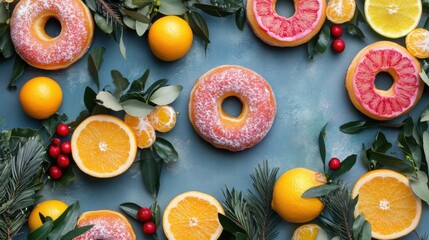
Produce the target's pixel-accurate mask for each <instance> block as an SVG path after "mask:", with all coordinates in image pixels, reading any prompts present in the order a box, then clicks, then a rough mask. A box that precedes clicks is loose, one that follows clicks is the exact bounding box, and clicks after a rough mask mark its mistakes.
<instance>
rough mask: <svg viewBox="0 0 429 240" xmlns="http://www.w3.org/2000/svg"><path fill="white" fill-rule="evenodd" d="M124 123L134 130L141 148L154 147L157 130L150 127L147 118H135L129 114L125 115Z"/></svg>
mask: <svg viewBox="0 0 429 240" xmlns="http://www.w3.org/2000/svg"><path fill="white" fill-rule="evenodd" d="M124 121H125V123H126V124H127V125H128V126H130V127H131V128H132V129H133V131H134V134H135V135H136V138H137V146H138V147H139V148H148V147H150V146H152V144H153V143H154V142H155V139H156V134H155V129H154V128H153V127H152V125H150V123H149V120H148V118H147V117H146V116H144V117H133V116H131V115H129V114H125V117H124Z"/></svg>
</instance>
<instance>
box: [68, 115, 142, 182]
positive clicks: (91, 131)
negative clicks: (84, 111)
mask: <svg viewBox="0 0 429 240" xmlns="http://www.w3.org/2000/svg"><path fill="white" fill-rule="evenodd" d="M71 146H72V154H73V159H74V161H75V162H76V165H77V166H78V167H79V169H80V170H82V171H83V172H84V173H86V174H88V175H90V176H93V177H99V178H108V177H114V176H117V175H119V174H121V173H123V172H125V171H126V170H127V169H128V168H129V167H130V166H131V164H132V163H133V162H134V159H135V157H136V153H137V141H136V136H135V134H134V132H133V130H132V129H131V128H130V127H129V126H128V125H127V124H126V123H125V122H123V121H122V120H121V119H119V118H116V117H113V116H110V115H94V116H91V117H88V118H87V119H85V120H84V121H83V122H82V123H80V124H79V126H78V127H77V128H76V130H75V131H74V132H73V135H72V138H71Z"/></svg>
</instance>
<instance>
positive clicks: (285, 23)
mask: <svg viewBox="0 0 429 240" xmlns="http://www.w3.org/2000/svg"><path fill="white" fill-rule="evenodd" d="M275 5H276V1H275V0H247V7H246V9H247V10H246V11H247V20H248V22H249V24H250V27H251V28H252V29H253V32H254V33H255V35H256V36H258V37H259V38H260V39H261V40H262V41H264V42H266V43H267V44H269V45H272V46H278V47H293V46H298V45H300V44H303V43H306V42H308V41H309V40H310V39H311V38H313V37H314V35H316V34H317V33H318V32H319V30H320V29H321V28H322V25H323V23H324V21H325V18H326V12H325V11H326V0H294V6H295V13H294V14H293V15H292V16H291V17H289V18H287V17H283V16H280V15H279V14H277V12H276V10H275Z"/></svg>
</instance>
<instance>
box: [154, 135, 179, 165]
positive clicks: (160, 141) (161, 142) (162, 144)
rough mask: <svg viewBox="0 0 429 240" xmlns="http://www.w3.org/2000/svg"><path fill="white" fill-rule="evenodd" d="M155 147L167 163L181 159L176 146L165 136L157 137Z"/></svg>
mask: <svg viewBox="0 0 429 240" xmlns="http://www.w3.org/2000/svg"><path fill="white" fill-rule="evenodd" d="M153 147H154V149H155V151H156V153H157V154H158V155H159V156H160V157H161V158H162V160H163V161H164V162H165V163H169V162H177V160H178V159H179V154H178V153H177V151H176V149H174V146H173V145H172V144H171V143H170V142H169V141H167V140H166V139H164V138H161V137H157V138H156V140H155V142H154V143H153Z"/></svg>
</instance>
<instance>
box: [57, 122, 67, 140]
mask: <svg viewBox="0 0 429 240" xmlns="http://www.w3.org/2000/svg"><path fill="white" fill-rule="evenodd" d="M57 134H58V135H60V136H61V137H65V136H67V135H68V134H69V126H67V124H65V123H60V124H58V126H57Z"/></svg>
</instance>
